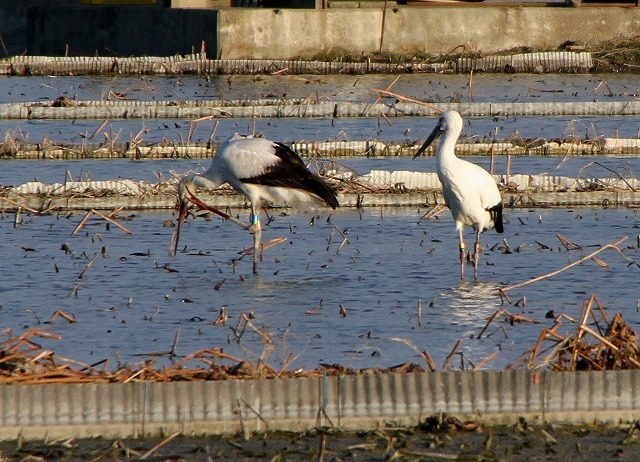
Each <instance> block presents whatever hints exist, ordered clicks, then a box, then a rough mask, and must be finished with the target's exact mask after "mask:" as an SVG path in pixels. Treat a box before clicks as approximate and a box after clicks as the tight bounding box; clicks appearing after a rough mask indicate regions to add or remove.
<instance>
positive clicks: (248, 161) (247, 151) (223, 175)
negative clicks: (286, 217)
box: [173, 134, 339, 273]
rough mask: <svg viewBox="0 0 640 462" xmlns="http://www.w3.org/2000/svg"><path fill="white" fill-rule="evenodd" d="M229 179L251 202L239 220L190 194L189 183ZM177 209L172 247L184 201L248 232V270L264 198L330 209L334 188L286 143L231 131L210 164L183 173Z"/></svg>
mask: <svg viewBox="0 0 640 462" xmlns="http://www.w3.org/2000/svg"><path fill="white" fill-rule="evenodd" d="M225 183H229V184H230V185H231V186H232V187H233V188H234V189H235V190H236V191H238V192H241V193H242V194H244V196H245V197H246V198H247V200H248V201H249V203H250V204H251V219H250V222H249V223H243V222H241V221H239V220H237V219H235V218H233V217H231V216H229V215H227V214H225V213H224V212H220V211H219V210H217V209H215V208H213V207H209V206H207V205H206V204H204V203H202V202H201V201H200V200H199V199H197V198H196V197H195V195H194V192H195V191H194V189H195V188H208V189H216V188H218V187H220V186H221V185H223V184H225ZM178 197H179V202H180V214H179V220H178V230H177V232H176V235H175V238H174V244H173V249H174V251H175V249H176V248H177V245H178V239H179V236H180V229H181V225H182V222H183V220H184V217H185V215H186V210H187V207H188V201H189V200H190V201H191V202H194V203H195V204H197V205H198V206H200V207H201V208H204V209H206V210H209V211H212V212H214V213H217V214H218V215H221V216H223V217H225V218H227V219H229V220H230V221H233V222H234V223H237V224H238V225H240V226H242V227H243V228H245V229H248V230H249V231H251V232H252V233H253V234H254V258H253V271H254V273H256V272H257V261H258V260H259V258H260V255H261V248H260V246H261V237H262V227H261V225H260V214H259V212H260V208H261V207H262V206H263V205H264V204H265V203H272V204H277V205H287V206H292V207H304V206H309V205H319V204H322V203H326V204H327V205H329V206H330V207H332V208H334V209H335V208H336V207H337V206H338V205H339V204H338V200H337V197H336V193H335V192H334V191H333V189H331V187H330V186H328V185H327V184H326V183H325V182H324V181H323V180H322V179H321V178H320V177H319V176H318V175H315V174H313V173H311V172H310V171H309V170H308V169H307V168H306V167H305V165H304V163H303V162H302V159H300V157H299V156H298V155H297V154H296V153H295V152H293V151H292V150H291V149H290V148H289V147H287V146H285V145H283V144H281V143H277V142H274V141H270V140H268V139H266V138H255V137H252V136H249V137H247V136H242V135H238V134H235V135H234V136H232V137H231V138H230V139H228V140H227V141H225V142H224V143H222V144H221V145H220V148H219V149H218V152H217V153H216V155H215V156H214V157H213V160H212V161H211V166H210V167H209V169H208V170H207V171H206V172H204V173H203V174H202V175H189V176H186V177H184V178H183V179H182V180H180V183H179V184H178Z"/></svg>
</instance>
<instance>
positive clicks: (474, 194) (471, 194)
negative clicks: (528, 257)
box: [413, 111, 504, 279]
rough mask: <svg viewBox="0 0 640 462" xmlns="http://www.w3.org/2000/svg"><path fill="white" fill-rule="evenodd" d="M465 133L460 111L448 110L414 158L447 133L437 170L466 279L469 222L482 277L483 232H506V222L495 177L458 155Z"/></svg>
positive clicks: (440, 148)
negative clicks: (503, 223)
mask: <svg viewBox="0 0 640 462" xmlns="http://www.w3.org/2000/svg"><path fill="white" fill-rule="evenodd" d="M461 132H462V117H460V114H459V113H458V112H456V111H447V112H445V113H443V114H442V115H441V116H440V119H439V120H438V125H436V127H435V128H434V129H433V131H432V132H431V134H430V135H429V137H428V138H427V139H426V141H425V142H424V144H423V145H422V147H420V149H418V152H417V153H416V155H415V156H414V157H413V158H414V159H415V158H416V157H418V156H419V155H420V154H422V153H423V152H424V151H425V149H427V147H428V146H429V145H430V144H431V143H432V142H433V141H434V140H435V139H436V138H437V137H439V136H440V135H442V134H444V136H443V138H442V140H441V142H440V145H439V146H438V149H437V150H436V171H437V172H438V178H439V179H440V183H442V194H443V196H444V201H445V203H446V204H447V206H448V207H449V209H451V213H452V215H453V219H454V221H455V222H456V229H457V230H458V236H459V239H460V278H461V279H464V265H465V260H466V254H467V252H466V251H465V245H464V239H463V236H462V233H463V228H464V226H465V225H467V226H471V227H473V229H474V230H475V232H476V243H475V247H474V257H473V266H474V267H473V277H474V279H478V260H480V233H482V232H484V231H485V230H486V229H488V228H495V230H496V231H497V232H498V233H502V232H503V231H504V228H503V225H502V197H501V196H500V191H499V190H498V186H497V185H496V182H495V180H494V179H493V177H492V176H491V175H490V174H489V172H487V171H486V170H485V169H483V168H482V167H480V166H478V165H476V164H472V163H471V162H468V161H466V160H462V159H459V158H458V157H457V156H456V154H455V147H456V141H457V140H458V137H459V136H460V133H461Z"/></svg>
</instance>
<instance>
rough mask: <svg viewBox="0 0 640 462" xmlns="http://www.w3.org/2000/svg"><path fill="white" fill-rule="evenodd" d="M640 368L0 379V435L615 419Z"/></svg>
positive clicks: (631, 401)
mask: <svg viewBox="0 0 640 462" xmlns="http://www.w3.org/2000/svg"><path fill="white" fill-rule="evenodd" d="M639 385H640V371H638V370H628V371H607V372H549V371H534V370H527V371H509V370H506V371H476V372H471V371H456V372H425V373H403V374H396V373H386V374H385V373H381V374H365V375H343V376H331V377H328V376H318V377H305V378H286V379H269V380H226V381H198V382H170V383H157V382H139V383H125V384H107V383H84V384H57V385H53V384H50V385H2V386H0V439H1V440H10V439H17V438H18V437H22V438H24V439H42V438H45V437H46V438H49V439H56V438H78V437H97V436H102V437H105V438H122V437H142V436H160V435H166V434H167V433H172V432H175V431H179V432H181V433H183V434H185V435H203V434H213V433H234V432H239V431H246V432H253V431H264V430H271V431H277V430H297V431H303V430H306V429H308V428H313V427H316V426H335V427H341V428H345V429H358V430H366V429H375V428H378V427H382V426H387V425H388V423H389V422H394V423H395V424H397V425H416V424H418V423H419V422H421V421H422V420H424V418H425V417H428V416H430V415H433V414H436V413H440V412H443V413H447V414H451V415H455V416H457V417H459V418H460V419H470V420H474V421H476V422H479V423H485V422H486V423H513V422H516V421H517V420H518V419H519V418H520V417H524V418H526V419H527V420H529V421H530V422H537V423H543V422H551V423H574V424H575V423H587V422H588V423H593V422H601V423H607V424H614V425H616V424H622V423H624V422H631V421H634V420H637V419H638V418H640V386H639Z"/></svg>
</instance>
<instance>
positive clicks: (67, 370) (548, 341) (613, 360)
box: [0, 295, 640, 384]
mask: <svg viewBox="0 0 640 462" xmlns="http://www.w3.org/2000/svg"><path fill="white" fill-rule="evenodd" d="M525 304H526V299H524V298H523V299H522V300H520V301H519V302H518V303H516V305H517V306H524V305H525ZM346 313H347V312H346V309H345V312H344V316H346ZM550 313H551V312H550ZM546 317H550V316H549V313H548V314H547V316H546ZM58 318H61V319H62V320H64V321H66V322H69V323H76V322H77V321H76V318H75V316H73V314H69V313H65V312H62V311H60V310H57V311H56V312H54V313H53V314H52V315H51V317H50V318H49V319H48V320H47V321H46V323H47V324H51V323H52V322H53V321H54V320H55V319H58ZM252 319H253V316H252V315H251V313H249V314H245V313H243V314H241V315H240V317H239V320H238V322H237V325H235V326H227V327H229V328H230V329H231V331H232V332H233V334H234V336H235V337H236V340H237V341H240V339H241V338H242V336H243V335H244V334H245V332H246V331H247V330H252V331H253V332H255V333H257V334H258V335H259V336H261V337H262V342H263V352H262V354H261V355H260V358H259V359H258V360H257V361H255V362H252V361H249V360H247V359H244V358H240V357H236V356H233V355H229V354H227V353H225V352H224V349H223V348H210V349H204V350H199V351H196V352H193V353H191V354H188V355H186V356H183V357H179V358H178V357H177V355H176V347H177V345H178V343H179V340H180V332H179V331H178V332H177V333H176V336H175V339H174V342H173V345H172V346H171V348H169V349H167V350H166V351H158V352H152V353H143V354H139V355H137V356H144V357H145V359H143V360H141V361H140V362H138V363H133V364H117V366H116V368H115V369H114V370H111V369H110V361H109V359H104V360H101V361H98V362H96V363H93V364H84V363H81V362H78V361H75V360H73V359H69V358H63V357H59V356H57V355H56V354H55V353H54V351H53V350H50V349H45V348H43V347H42V345H40V344H39V343H38V339H47V340H60V339H61V336H60V335H58V334H55V333H53V332H51V331H50V330H45V329H34V328H32V329H27V330H26V331H25V332H23V333H21V334H18V335H14V333H13V331H12V330H11V329H5V330H4V331H2V332H0V335H2V336H4V337H5V339H4V340H3V341H1V342H0V384H3V383H4V384H8V383H11V384H43V383H84V382H104V383H127V382H133V381H135V382H141V381H153V382H175V381H198V380H232V379H263V378H293V377H318V376H325V375H329V376H332V375H355V374H375V373H408V372H425V371H437V370H443V371H448V370H452V369H453V368H454V367H453V365H452V364H453V363H452V359H453V358H454V357H455V356H456V355H458V356H460V368H461V369H462V370H476V369H480V368H482V367H483V366H485V365H486V364H487V363H488V362H490V361H491V360H492V359H493V358H495V357H496V356H497V355H498V354H499V352H498V351H495V352H493V353H491V354H490V355H489V356H487V357H486V358H484V359H482V360H481V361H478V362H477V363H476V364H474V363H473V362H472V361H471V360H470V359H469V358H468V355H467V357H465V355H464V354H463V353H462V352H460V351H459V349H460V345H461V340H458V341H457V342H456V343H455V345H454V346H453V349H452V350H451V352H450V353H449V354H448V355H447V357H446V359H445V360H444V363H443V365H442V368H441V369H438V367H437V366H436V364H435V362H434V360H433V358H431V356H430V354H429V352H428V351H426V350H425V351H422V352H421V351H419V350H418V348H416V347H415V346H414V345H412V344H410V342H409V341H408V340H403V339H388V340H393V341H399V342H402V343H405V344H407V345H408V346H409V347H410V348H412V349H413V350H415V352H416V353H417V355H419V356H421V357H422V359H423V360H424V362H425V363H426V367H423V366H421V365H419V364H416V363H413V362H406V363H402V364H399V365H396V366H392V367H388V368H380V367H378V368H367V369H354V368H349V367H345V366H343V365H341V364H321V365H320V366H319V367H318V368H316V369H310V370H303V369H297V370H291V369H290V368H289V367H288V366H289V365H290V363H291V361H292V360H293V359H294V358H289V360H288V361H285V364H284V366H282V367H281V368H274V367H272V366H270V365H269V364H268V363H267V359H268V355H269V352H270V351H272V349H273V348H274V342H273V340H272V338H271V335H270V334H269V333H268V332H266V331H264V330H263V329H260V328H259V327H257V326H256V325H255V324H254V323H253V322H252ZM498 320H501V321H502V322H503V324H501V325H498V326H497V327H496V326H494V324H495V323H496V322H498ZM227 321H228V315H226V313H225V312H221V313H220V316H219V317H218V319H217V320H216V321H214V322H212V323H210V325H212V326H219V325H225V324H226V323H227ZM520 323H525V324H529V325H536V324H540V323H541V321H539V320H536V319H533V318H531V317H528V316H524V315H523V314H521V313H516V314H512V313H510V312H509V311H507V310H505V309H501V310H498V311H496V312H495V313H494V314H493V315H491V316H490V317H489V318H488V320H487V323H486V325H485V326H484V328H483V329H482V330H481V331H480V333H479V334H478V335H477V338H478V339H480V338H483V337H491V336H492V335H494V334H496V333H497V332H503V333H504V334H505V335H506V330H505V327H504V326H505V325H511V326H513V325H514V324H520ZM569 325H576V328H575V331H573V332H570V331H569V332H567V329H568V327H569ZM163 357H164V358H169V360H170V361H171V364H170V365H169V366H167V365H165V366H162V367H159V366H157V365H156V362H157V359H158V358H163ZM507 368H510V369H521V368H528V369H539V368H545V369H551V370H554V371H578V370H590V371H603V370H626V369H639V368H640V347H639V345H638V335H637V334H636V332H635V330H634V329H633V328H631V327H630V326H629V325H628V324H627V323H626V322H625V320H624V319H623V318H622V316H621V315H620V314H616V315H614V316H613V317H612V318H611V319H609V317H608V316H607V313H606V311H605V308H604V307H603V306H602V305H601V304H600V302H599V301H598V299H597V297H596V296H595V295H592V296H591V297H590V298H589V299H588V300H587V301H585V302H584V304H583V308H582V312H581V314H580V317H579V319H578V320H576V319H574V318H572V317H571V316H568V315H566V314H560V315H557V316H554V321H553V325H552V326H551V327H544V328H543V329H542V330H541V331H540V335H539V338H538V340H537V342H536V343H535V345H533V346H532V347H531V348H529V349H527V351H526V352H525V353H523V354H522V355H521V357H520V358H519V359H518V360H516V361H514V362H513V363H512V364H510V365H509V366H507Z"/></svg>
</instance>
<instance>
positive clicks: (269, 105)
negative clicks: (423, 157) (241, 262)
mask: <svg viewBox="0 0 640 462" xmlns="http://www.w3.org/2000/svg"><path fill="white" fill-rule="evenodd" d="M72 103H73V105H72V106H63V107H58V106H45V105H43V104H42V103H35V102H24V103H2V104H0V119H23V120H24V119H139V118H145V119H158V118H177V119H198V118H201V117H207V116H216V117H218V118H253V117H260V118H286V117H295V118H297V117H379V116H383V115H384V116H385V117H425V116H428V117H435V116H437V115H438V114H439V113H440V112H439V111H438V110H437V109H440V110H441V111H447V110H450V109H453V110H456V111H458V112H460V113H461V114H463V115H464V116H476V117H496V116H510V117H516V116H557V115H576V116H577V115H582V116H586V115H592V116H593V115H607V116H612V115H619V116H621V115H638V114H640V100H635V101H557V102H553V101H548V102H524V103H523V102H482V103H437V104H436V103H434V104H430V105H429V106H426V105H424V104H419V103H407V102H396V103H376V104H368V103H352V102H329V101H320V102H304V103H303V102H300V101H299V100H294V101H280V100H276V101H272V102H265V101H262V100H260V101H255V102H254V101H246V102H244V103H239V104H238V105H236V106H231V105H229V104H228V103H222V102H219V101H210V102H198V104H167V101H158V102H156V101H146V102H141V101H138V102H127V101H121V102H113V101H111V102H100V101H72Z"/></svg>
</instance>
